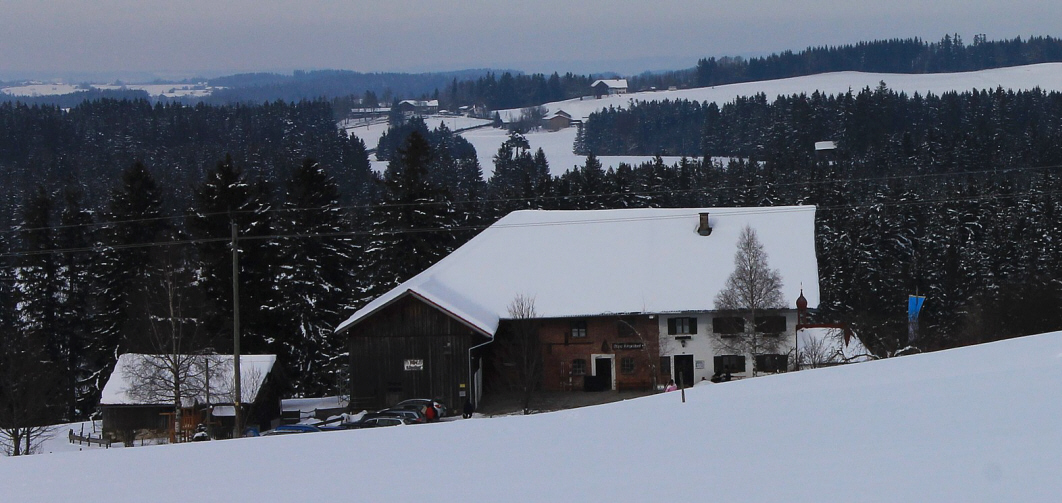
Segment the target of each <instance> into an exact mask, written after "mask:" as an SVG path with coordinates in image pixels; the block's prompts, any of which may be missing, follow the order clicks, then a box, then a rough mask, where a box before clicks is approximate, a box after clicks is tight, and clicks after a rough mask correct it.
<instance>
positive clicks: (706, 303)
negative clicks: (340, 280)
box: [337, 206, 819, 408]
mask: <svg viewBox="0 0 1062 503" xmlns="http://www.w3.org/2000/svg"><path fill="white" fill-rule="evenodd" d="M745 226H749V227H751V228H752V229H754V230H755V231H756V232H757V234H758V237H759V240H760V242H761V243H762V244H763V247H764V249H765V251H766V252H767V254H768V256H769V258H770V265H771V267H772V268H775V269H778V270H779V271H780V273H781V276H782V280H783V286H782V296H783V297H784V298H785V299H789V302H794V301H795V300H796V299H797V297H798V296H799V295H800V293H801V286H802V287H803V294H804V296H805V297H806V299H807V300H808V302H809V304H810V306H811V308H812V309H814V308H815V307H816V306H817V305H818V298H819V292H818V268H817V261H816V258H815V236H814V230H815V208H814V207H813V206H787V207H770V208H679V209H661V208H647V209H622V210H594V211H546V210H527V211H517V212H513V213H510V214H509V215H507V216H506V217H504V218H502V219H500V220H498V221H497V222H496V223H495V224H494V225H492V226H490V227H489V228H487V229H486V230H484V231H483V232H482V233H480V234H479V235H478V236H476V237H475V238H473V239H471V240H470V241H469V242H468V243H466V244H465V245H464V246H462V247H460V248H458V249H457V250H455V251H454V252H453V253H451V254H450V255H449V256H447V257H445V258H443V259H442V260H440V261H439V262H438V263H436V264H435V265H433V266H432V267H430V268H428V269H426V270H425V271H423V272H422V273H420V274H418V275H416V276H414V277H413V278H411V279H409V280H408V281H406V282H404V283H402V284H401V285H399V286H397V287H395V288H394V289H392V290H390V291H389V292H387V293H385V294H384V295H382V296H380V297H378V298H376V299H374V300H373V301H371V302H370V303H368V304H367V305H365V306H364V307H362V308H361V309H359V310H358V311H357V312H355V313H354V314H353V315H352V316H351V317H350V318H349V319H347V320H346V321H344V322H343V323H341V324H340V325H339V327H338V328H337V332H339V333H341V334H346V335H347V336H348V340H349V341H350V358H351V360H350V362H351V372H350V375H351V403H352V406H354V407H364V408H371V407H382V406H387V405H391V404H394V403H396V402H397V401H400V400H402V399H406V398H412V397H426V398H427V397H430V398H435V399H438V400H441V401H443V402H444V403H446V404H447V405H450V406H452V407H460V405H461V404H462V403H464V401H465V400H466V399H471V401H473V402H474V403H475V402H478V400H479V398H480V397H481V394H482V392H483V390H484V389H485V388H486V389H490V388H504V387H506V384H505V382H506V379H505V377H506V374H507V371H508V370H511V369H512V366H513V365H512V363H513V355H512V354H511V351H509V354H507V350H506V348H505V346H506V344H504V343H503V342H504V341H505V339H506V333H507V332H511V330H510V329H511V327H512V326H513V325H514V321H515V319H514V316H513V315H512V314H510V307H511V306H512V305H513V303H514V300H515V299H517V298H519V297H523V298H527V299H533V301H534V312H535V317H534V321H535V323H536V325H537V328H538V334H539V342H540V347H541V351H542V360H543V370H542V375H541V386H542V387H543V388H545V389H559V390H564V389H570V390H584V389H627V388H648V387H651V386H652V385H653V384H656V383H657V382H659V381H660V380H661V379H662V380H663V382H666V381H667V379H668V378H671V377H676V376H677V375H678V373H680V372H686V371H687V370H688V372H689V374H688V375H685V376H684V377H685V378H686V380H687V384H689V381H692V380H694V379H695V378H697V379H699V378H700V377H704V376H705V374H710V373H711V368H710V367H707V365H705V364H704V363H703V362H704V361H705V360H709V361H711V360H712V359H713V358H714V357H715V356H717V355H716V354H715V353H712V351H715V349H713V348H711V346H710V345H702V344H699V342H700V341H701V340H702V339H703V340H707V339H708V338H709V336H713V335H715V332H714V331H713V330H712V327H713V323H714V322H713V319H714V318H715V317H716V315H719V316H722V317H726V318H730V317H733V313H715V311H714V308H713V300H714V298H715V296H716V294H717V293H718V292H719V291H720V290H721V289H722V288H723V285H724V284H725V282H726V279H727V277H728V276H729V275H730V273H731V272H732V271H733V270H734V254H735V251H736V247H737V241H738V236H739V235H740V233H741V230H742V229H743V228H744V227H745ZM713 313H714V314H713ZM761 315H774V316H781V321H780V322H781V323H782V330H783V331H784V332H785V333H793V331H792V330H790V327H795V324H796V315H795V309H782V310H777V312H771V313H761ZM691 320H693V321H691ZM731 321H732V320H731ZM771 322H772V323H774V324H775V325H774V326H777V324H778V323H779V320H778V319H773V320H772V321H771ZM697 323H700V326H701V327H702V328H701V330H700V331H699V333H691V329H692V328H693V327H695V326H696V324H697ZM727 328H729V325H727V326H723V325H720V327H719V329H720V330H725V329H727ZM693 330H696V329H693ZM672 332H677V333H672ZM499 341H501V342H499ZM696 351H700V352H701V353H702V354H695V353H696ZM665 359H666V362H665ZM698 362H700V363H698ZM687 366H688V368H687ZM702 367H703V368H702Z"/></svg>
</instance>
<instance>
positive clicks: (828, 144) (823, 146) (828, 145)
mask: <svg viewBox="0 0 1062 503" xmlns="http://www.w3.org/2000/svg"><path fill="white" fill-rule="evenodd" d="M835 149H837V143H836V142H832V141H817V142H815V150H835Z"/></svg>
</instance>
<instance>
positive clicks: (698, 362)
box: [693, 360, 704, 370]
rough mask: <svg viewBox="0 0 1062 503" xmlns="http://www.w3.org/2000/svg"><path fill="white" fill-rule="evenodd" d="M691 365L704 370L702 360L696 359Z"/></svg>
mask: <svg viewBox="0 0 1062 503" xmlns="http://www.w3.org/2000/svg"><path fill="white" fill-rule="evenodd" d="M693 366H694V367H697V370H704V360H697V361H696V362H694V364H693Z"/></svg>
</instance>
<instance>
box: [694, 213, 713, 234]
mask: <svg viewBox="0 0 1062 503" xmlns="http://www.w3.org/2000/svg"><path fill="white" fill-rule="evenodd" d="M711 233H712V224H711V223H709V222H708V212H707V211H705V212H702V213H701V221H700V223H699V224H698V225H697V234H700V235H702V236H707V235H709V234H711Z"/></svg>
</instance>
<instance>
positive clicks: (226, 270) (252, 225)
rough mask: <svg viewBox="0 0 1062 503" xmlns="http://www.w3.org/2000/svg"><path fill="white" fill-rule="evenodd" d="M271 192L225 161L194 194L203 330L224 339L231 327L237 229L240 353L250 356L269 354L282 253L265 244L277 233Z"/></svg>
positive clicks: (191, 221)
mask: <svg viewBox="0 0 1062 503" xmlns="http://www.w3.org/2000/svg"><path fill="white" fill-rule="evenodd" d="M263 190H268V187H267V186H266V185H265V184H264V183H262V184H255V183H251V182H250V181H248V180H247V176H246V175H245V174H244V172H243V170H242V169H240V168H239V167H238V166H236V164H235V163H234V162H233V159H232V156H228V155H226V156H225V159H224V160H223V161H220V162H218V163H217V166H215V168H214V169H213V170H211V171H210V172H208V173H207V175H206V179H205V180H204V181H203V183H202V184H200V186H199V188H198V190H197V191H196V192H195V202H196V204H195V207H194V208H193V211H194V215H193V216H192V218H190V219H189V222H188V230H189V233H190V234H191V235H192V237H194V238H195V239H196V240H197V241H198V242H197V244H196V250H197V252H198V260H199V264H200V266H199V267H200V273H199V274H200V278H199V281H198V283H199V287H200V288H201V289H202V290H203V294H204V295H205V299H206V302H205V304H206V306H207V307H206V312H205V313H204V319H203V320H202V324H203V329H204V330H205V331H207V332H208V333H210V334H213V335H214V336H216V337H217V338H218V339H219V340H229V339H231V338H224V337H221V336H222V335H228V334H231V328H232V315H233V313H232V306H233V295H232V249H231V243H230V241H229V240H228V239H227V238H229V237H230V236H231V234H232V224H236V230H237V234H238V239H239V241H238V247H239V250H240V255H239V267H240V276H239V281H240V296H241V302H240V320H241V334H240V337H241V342H242V343H243V345H242V346H241V349H242V350H244V351H247V352H248V353H255V352H263V351H265V350H266V348H267V345H266V340H267V339H269V338H270V337H272V330H271V325H272V322H271V321H270V320H269V317H268V316H265V315H264V313H263V312H262V306H264V305H266V303H267V300H268V299H269V292H270V288H271V286H272V284H271V283H272V270H271V269H272V265H273V264H272V261H273V258H272V257H274V256H275V254H276V253H277V249H276V245H275V244H274V243H273V242H272V241H266V240H263V239H260V237H262V236H267V235H270V234H271V233H272V232H273V228H272V221H271V214H270V213H269V209H270V201H269V194H268V193H264V192H263ZM219 349H220V348H219Z"/></svg>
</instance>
